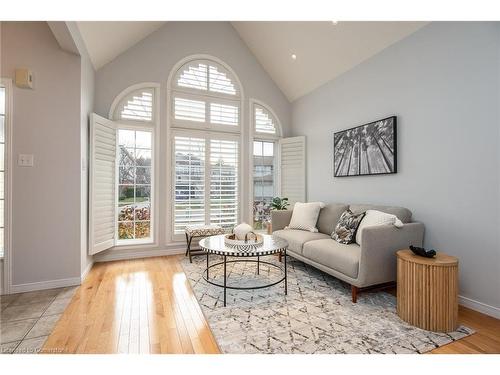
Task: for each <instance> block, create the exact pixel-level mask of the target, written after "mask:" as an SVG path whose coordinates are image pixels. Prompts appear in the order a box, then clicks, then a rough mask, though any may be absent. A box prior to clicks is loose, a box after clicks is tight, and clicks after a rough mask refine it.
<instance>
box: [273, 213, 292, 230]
mask: <svg viewBox="0 0 500 375" xmlns="http://www.w3.org/2000/svg"><path fill="white" fill-rule="evenodd" d="M292 212H293V210H273V211H271V225H272V229H273V232H275V231H277V230H280V229H283V228H285V227H286V226H287V225H288V224H290V220H291V219H292Z"/></svg>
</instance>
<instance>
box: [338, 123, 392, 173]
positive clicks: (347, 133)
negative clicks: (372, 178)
mask: <svg viewBox="0 0 500 375" xmlns="http://www.w3.org/2000/svg"><path fill="white" fill-rule="evenodd" d="M396 122H397V121H396V116H391V117H387V118H385V119H382V120H377V121H374V122H371V123H368V124H365V125H361V126H357V127H355V128H351V129H347V130H343V131H340V132H337V133H335V134H334V136H333V139H334V140H333V143H334V146H333V160H334V162H333V165H334V176H335V177H347V176H367V175H377V174H390V173H396V172H397V155H396V151H397V148H396Z"/></svg>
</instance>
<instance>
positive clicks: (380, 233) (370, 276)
mask: <svg viewBox="0 0 500 375" xmlns="http://www.w3.org/2000/svg"><path fill="white" fill-rule="evenodd" d="M423 240H424V224H422V223H416V222H414V223H407V224H405V225H404V226H403V227H402V228H396V227H395V226H393V225H378V226H373V227H367V228H364V229H363V237H362V241H361V257H360V260H359V272H358V281H359V283H360V284H361V286H370V285H375V284H382V283H386V282H391V281H395V280H396V276H397V275H396V271H397V270H396V251H398V250H401V249H406V248H408V247H409V246H410V245H414V246H422V243H423Z"/></svg>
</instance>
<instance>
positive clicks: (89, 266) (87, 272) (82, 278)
mask: <svg viewBox="0 0 500 375" xmlns="http://www.w3.org/2000/svg"><path fill="white" fill-rule="evenodd" d="M93 266H94V260H92V261H91V262H90V263H89V264H87V267H85V269H84V270H83V272H82V274H81V275H80V283H83V282H84V281H85V278H86V277H87V275H88V274H89V272H90V270H91V269H92V267H93Z"/></svg>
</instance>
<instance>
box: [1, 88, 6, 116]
mask: <svg viewBox="0 0 500 375" xmlns="http://www.w3.org/2000/svg"><path fill="white" fill-rule="evenodd" d="M4 114H5V87H0V115H4Z"/></svg>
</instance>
